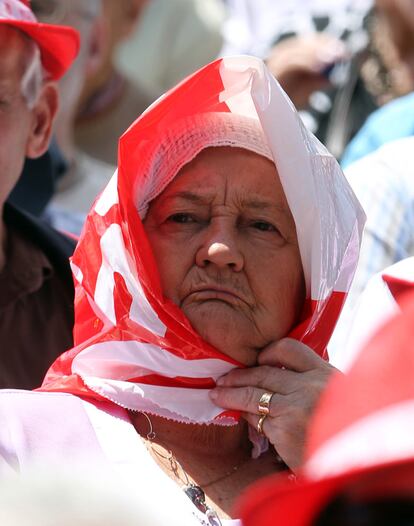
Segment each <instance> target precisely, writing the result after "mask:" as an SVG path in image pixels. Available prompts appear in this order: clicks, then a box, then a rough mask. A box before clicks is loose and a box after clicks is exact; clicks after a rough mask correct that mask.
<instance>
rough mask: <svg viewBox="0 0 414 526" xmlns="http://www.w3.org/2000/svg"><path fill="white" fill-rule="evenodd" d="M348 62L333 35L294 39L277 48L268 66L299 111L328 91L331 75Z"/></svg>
mask: <svg viewBox="0 0 414 526" xmlns="http://www.w3.org/2000/svg"><path fill="white" fill-rule="evenodd" d="M345 58H346V49H345V45H344V44H343V43H342V42H341V41H340V40H337V39H336V38H333V37H331V36H329V35H326V34H322V33H316V34H314V35H307V36H300V37H290V38H286V39H285V40H282V41H281V42H279V43H278V44H276V45H275V46H274V47H273V48H272V50H271V51H270V53H269V56H268V58H267V60H266V63H267V66H268V68H269V69H270V71H271V72H272V74H273V75H274V76H275V77H276V79H277V80H278V81H279V82H280V84H281V86H282V87H283V89H284V90H285V91H286V93H287V94H288V95H289V97H290V98H291V99H292V102H293V103H294V104H295V106H296V107H297V108H299V109H301V108H304V107H305V106H306V105H307V104H308V100H309V96H310V95H311V94H312V93H313V92H314V91H317V90H320V89H324V88H327V87H328V86H329V80H328V76H327V73H326V72H327V71H328V70H329V69H330V68H332V66H333V65H334V64H336V63H337V62H339V61H341V60H344V59H345Z"/></svg>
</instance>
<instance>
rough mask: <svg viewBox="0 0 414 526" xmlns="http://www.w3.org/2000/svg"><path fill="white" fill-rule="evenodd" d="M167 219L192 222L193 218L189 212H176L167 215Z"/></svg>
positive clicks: (173, 221)
mask: <svg viewBox="0 0 414 526" xmlns="http://www.w3.org/2000/svg"><path fill="white" fill-rule="evenodd" d="M168 221H170V222H172V223H194V222H195V219H194V217H193V216H192V215H191V214H185V213H178V214H172V215H171V216H169V218H168Z"/></svg>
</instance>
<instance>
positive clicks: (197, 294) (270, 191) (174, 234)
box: [144, 147, 305, 365]
mask: <svg viewBox="0 0 414 526" xmlns="http://www.w3.org/2000/svg"><path fill="white" fill-rule="evenodd" d="M144 226H145V230H146V232H147V235H148V238H149V240H150V242H151V244H152V248H153V251H154V255H155V258H156V261H157V264H158V267H159V271H160V276H161V282H162V286H163V290H164V293H165V295H166V296H167V297H168V298H170V299H171V300H172V301H173V302H174V303H176V304H177V305H179V306H180V307H181V309H182V310H183V311H184V313H185V314H186V316H187V317H188V319H189V320H190V322H191V324H192V325H193V327H194V328H195V330H196V331H197V332H198V333H199V334H200V335H201V336H202V337H203V338H204V339H205V340H206V341H207V342H209V343H210V344H212V345H214V346H215V347H217V348H218V349H219V350H221V351H222V352H223V353H225V354H227V355H228V356H231V357H233V358H235V359H237V360H239V361H240V362H242V363H244V364H246V365H254V364H255V363H256V360H257V354H258V352H259V351H260V350H261V349H262V348H263V347H265V346H266V345H268V344H269V343H271V342H273V341H276V340H278V339H280V338H281V337H283V336H285V335H286V334H287V333H288V331H289V329H290V328H291V327H292V326H293V325H294V324H295V322H296V321H297V318H298V315H299V314H300V311H301V308H302V305H303V300H304V295H305V293H304V278H303V271H302V265H301V260H300V255H299V248H298V241H297V237H296V229H295V224H294V221H293V217H292V215H291V212H290V210H289V207H288V204H287V201H286V198H285V195H284V193H283V189H282V186H281V183H280V181H279V177H278V174H277V171H276V168H275V166H274V164H273V163H272V162H270V161H269V160H267V159H265V158H264V157H261V156H259V155H257V154H255V153H252V152H249V151H247V150H243V149H240V148H233V147H220V148H207V149H205V150H204V151H202V152H201V153H200V154H199V155H198V156H197V157H196V158H195V159H194V160H193V161H192V162H190V163H189V164H187V165H186V166H185V167H184V168H183V169H182V170H181V171H180V172H179V173H178V175H177V176H176V178H175V179H174V180H173V181H172V182H171V183H170V184H169V185H168V187H167V188H166V189H165V190H164V191H163V192H162V194H161V195H160V196H158V197H157V198H156V199H155V200H154V201H153V202H152V203H151V205H150V208H149V210H148V214H147V216H146V219H145V221H144Z"/></svg>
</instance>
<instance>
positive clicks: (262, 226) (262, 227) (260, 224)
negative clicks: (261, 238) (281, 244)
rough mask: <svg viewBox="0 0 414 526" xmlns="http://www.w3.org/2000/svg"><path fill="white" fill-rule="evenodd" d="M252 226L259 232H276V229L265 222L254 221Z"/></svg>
mask: <svg viewBox="0 0 414 526" xmlns="http://www.w3.org/2000/svg"><path fill="white" fill-rule="evenodd" d="M252 226H253V228H256V229H257V230H260V231H261V232H277V228H275V227H274V226H273V225H272V224H271V223H268V222H267V221H254V223H253V224H252Z"/></svg>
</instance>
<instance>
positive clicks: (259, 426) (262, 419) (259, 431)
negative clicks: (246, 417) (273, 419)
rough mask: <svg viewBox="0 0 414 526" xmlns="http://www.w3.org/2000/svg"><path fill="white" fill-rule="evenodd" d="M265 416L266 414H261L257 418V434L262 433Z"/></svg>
mask: <svg viewBox="0 0 414 526" xmlns="http://www.w3.org/2000/svg"><path fill="white" fill-rule="evenodd" d="M266 418H267V415H262V416H261V417H260V418H259V421H258V422H257V427H256V429H257V432H258V433H259V435H264V433H263V422H264V421H265V420H266Z"/></svg>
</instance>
